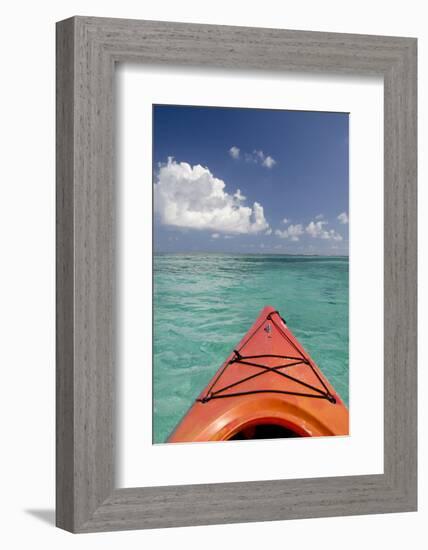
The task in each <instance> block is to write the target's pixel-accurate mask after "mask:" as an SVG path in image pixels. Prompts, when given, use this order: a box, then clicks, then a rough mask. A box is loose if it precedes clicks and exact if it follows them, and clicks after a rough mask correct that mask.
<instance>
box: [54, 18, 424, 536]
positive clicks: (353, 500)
mask: <svg viewBox="0 0 428 550" xmlns="http://www.w3.org/2000/svg"><path fill="white" fill-rule="evenodd" d="M416 46H417V42H416V39H414V38H400V37H387V36H364V35H353V34H331V33H323V32H321V33H320V32H302V31H294V30H293V31H290V30H277V29H259V28H241V27H228V26H213V25H195V24H182V23H167V22H155V21H134V20H121V19H103V18H91V17H73V18H71V19H67V20H65V21H61V22H59V23H58V24H57V45H56V47H57V157H56V161H57V378H56V380H57V382H56V392H57V410H56V414H57V425H56V426H57V431H56V436H57V444H56V463H57V472H56V487H57V489H56V514H57V515H56V522H57V525H58V527H61V528H63V529H66V530H69V531H72V532H80V533H83V532H92V531H107V530H119V529H142V528H158V527H173V526H184V525H202V524H216V523H234V522H251V521H270V520H284V519H290V518H310V517H319V516H339V515H351V514H374V513H382V512H405V511H413V510H416V507H417V423H416V412H417V406H416V405H417V403H416V390H417V379H416V374H417V373H416V356H417V352H416V335H417V327H416V320H417V318H416V307H417V306H416V298H417V290H416V268H417V260H416V245H417V241H416V225H417V223H416V160H417V152H416V145H417V144H416V113H417V107H416V84H417V77H416V55H417V54H416ZM117 62H136V63H141V64H169V65H174V66H178V65H183V66H186V65H187V66H194V67H200V66H205V67H207V66H208V67H218V68H228V69H236V70H241V69H245V70H253V71H265V70H269V71H276V72H282V71H296V70H297V71H300V72H302V71H311V72H335V73H347V74H355V75H367V74H372V75H373V74H374V75H381V76H383V79H384V109H385V112H384V115H385V116H384V121H385V122H384V124H385V125H384V189H385V191H384V193H385V198H384V201H385V202H384V204H385V206H384V222H385V232H384V251H385V260H384V269H385V271H384V292H385V312H384V337H385V350H384V358H385V362H384V379H385V383H384V407H385V409H384V419H385V420H384V473H383V474H379V475H357V476H349V477H332V478H316V479H297V480H273V481H251V482H246V483H241V482H240V483H218V484H208V485H207V484H204V485H182V486H166V487H165V486H164V487H139V488H126V489H117V488H116V487H115V485H114V468H115V429H114V428H115V418H114V416H115V415H114V396H115V376H114V370H115V346H114V342H115V326H114V319H115V299H114V296H115V271H116V269H115V182H114V167H113V163H114V160H113V159H114V125H113V118H114V93H113V92H114V86H113V83H114V68H115V63H117ZM368 308H369V304H368ZM368 314H369V312H368ZM141 466H142V468H143V467H144V464H142V465H141Z"/></svg>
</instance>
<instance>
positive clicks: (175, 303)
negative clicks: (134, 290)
mask: <svg viewBox="0 0 428 550" xmlns="http://www.w3.org/2000/svg"><path fill="white" fill-rule="evenodd" d="M348 303H349V300H348V258H347V257H319V256H285V255H284V256H280V255H226V254H225V255H214V254H205V255H204V254H189V255H186V254H176V255H169V254H164V255H162V254H161V255H156V256H155V257H154V364H153V398H154V411H153V441H154V443H161V442H164V441H165V440H166V438H167V437H168V435H169V434H170V432H171V431H172V430H173V428H174V427H175V425H176V424H177V423H178V421H179V420H180V419H181V417H182V416H183V414H184V413H185V412H186V411H187V409H188V408H189V406H190V405H191V404H192V402H193V400H194V399H195V398H196V397H197V396H198V395H199V393H200V392H201V391H202V389H203V388H204V387H205V386H206V384H207V383H208V381H209V380H210V378H211V377H212V376H213V374H214V373H215V372H216V371H217V369H218V368H219V367H220V365H221V364H222V363H223V361H224V360H225V358H226V357H227V355H228V354H229V353H230V352H231V350H232V349H233V348H234V347H235V345H236V344H237V343H238V341H239V340H240V339H241V338H242V336H243V335H244V334H245V333H246V331H247V330H248V329H249V328H250V326H251V325H252V323H253V322H254V321H255V319H256V317H257V315H258V314H259V312H260V310H261V309H262V308H263V307H264V306H265V305H271V306H273V307H274V308H276V309H278V310H279V312H280V313H281V315H282V316H283V317H284V318H285V319H286V321H287V324H288V326H289V327H290V329H291V330H292V331H293V332H294V334H295V335H296V337H297V338H298V339H299V340H300V342H301V343H302V344H303V346H304V347H305V348H306V350H307V351H308V352H309V354H310V355H311V357H312V358H313V359H314V361H315V362H316V363H317V364H318V366H319V367H320V368H321V370H322V371H323V372H324V374H325V375H326V376H327V378H328V379H329V380H330V382H331V383H332V384H333V386H334V387H335V389H336V391H337V392H338V393H339V394H340V395H341V397H342V398H343V400H344V401H345V402H346V403H347V404H348V395H349V394H348Z"/></svg>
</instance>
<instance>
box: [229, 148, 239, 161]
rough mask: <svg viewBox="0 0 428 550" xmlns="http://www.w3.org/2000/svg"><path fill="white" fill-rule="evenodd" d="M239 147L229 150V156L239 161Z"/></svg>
mask: <svg viewBox="0 0 428 550" xmlns="http://www.w3.org/2000/svg"><path fill="white" fill-rule="evenodd" d="M239 152H240V150H239V147H236V145H233V146H232V147H231V148H230V149H229V155H230V156H231V157H232V158H233V159H239Z"/></svg>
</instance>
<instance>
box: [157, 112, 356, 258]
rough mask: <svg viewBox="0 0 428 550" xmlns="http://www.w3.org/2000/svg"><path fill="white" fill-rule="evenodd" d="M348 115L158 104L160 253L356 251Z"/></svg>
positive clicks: (341, 252) (340, 252) (158, 233)
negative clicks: (351, 238) (351, 234)
mask: <svg viewBox="0 0 428 550" xmlns="http://www.w3.org/2000/svg"><path fill="white" fill-rule="evenodd" d="M348 124H349V117H348V114H347V113H320V112H304V111H280V110H264V109H234V108H217V107H215V108H212V107H188V106H171V105H155V106H154V107H153V171H154V174H153V177H154V205H155V209H154V245H155V252H231V253H236V252H242V253H279V254H281V253H291V254H327V255H336V254H337V255H341V254H344V255H347V254H348V227H349V225H348V199H349V185H348V179H349V178H348V168H349V167H348V164H349V162H348Z"/></svg>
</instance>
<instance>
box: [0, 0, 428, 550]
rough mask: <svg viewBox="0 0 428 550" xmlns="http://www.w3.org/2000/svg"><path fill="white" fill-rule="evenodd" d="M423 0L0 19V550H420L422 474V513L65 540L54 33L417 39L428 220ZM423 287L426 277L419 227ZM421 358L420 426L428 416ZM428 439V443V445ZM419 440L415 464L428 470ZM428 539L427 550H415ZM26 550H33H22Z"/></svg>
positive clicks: (92, 4)
mask: <svg viewBox="0 0 428 550" xmlns="http://www.w3.org/2000/svg"><path fill="white" fill-rule="evenodd" d="M423 6H424V3H423V2H421V1H415V0H407V2H400V3H398V2H392V1H387V0H379V1H377V2H373V1H365V0H348V1H347V2H344V1H343V0H342V1H329V0H323V1H322V2H317V1H316V0H313V1H305V0H300V1H293V2H289V1H282V2H280V1H275V0H263V2H257V3H255V2H251V3H250V2H248V1H244V0H235V1H234V2H232V1H230V0H216V1H215V2H203V1H201V0H199V1H198V0H180V1H175V2H174V1H173V0H170V1H166V0H165V1H163V0H156V1H153V0H147V1H146V2H132V1H131V0H120V1H113V0H69V1H68V2H58V1H57V2H55V1H50V0H49V1H46V0H45V1H40V2H30V1H20V0H15V1H14V2H13V3H12V2H9V3H8V4H3V7H2V10H1V23H2V24H1V32H0V41H1V50H0V51H1V53H2V55H1V86H0V94H1V101H0V139H1V153H2V155H1V157H2V161H1V178H0V189H1V198H0V239H1V247H0V251H1V252H0V253H1V255H0V258H1V260H0V261H1V264H0V266H1V267H0V277H1V284H0V323H1V326H0V344H1V345H0V364H1V369H2V370H1V372H2V384H1V392H0V419H1V432H0V442H1V443H0V449H1V453H0V461H1V485H0V487H1V489H0V507H1V510H0V518H1V529H0V541H1V543H2V546H3V547H4V548H18V547H25V546H27V545H28V546H29V545H31V546H33V547H43V548H44V549H46V550H49V549H53V548H64V549H67V548H79V549H85V548H88V549H89V548H91V549H96V548H117V547H118V546H119V545H120V547H121V548H136V547H142V546H143V545H144V546H145V547H146V548H161V547H166V546H171V547H173V548H186V549H187V548H200V547H201V545H202V546H203V547H204V548H214V547H217V545H219V544H220V545H223V546H225V547H231V546H232V545H233V544H238V545H239V546H245V547H247V548H258V547H260V546H264V547H266V546H268V545H270V544H275V545H276V546H278V547H285V545H286V544H288V545H290V546H292V545H298V546H299V548H300V549H307V548H312V547H317V548H331V547H332V546H336V547H337V546H339V545H342V544H343V545H345V546H346V548H347V550H351V549H354V548H355V549H357V548H358V549H359V548H361V546H366V547H367V546H368V547H370V548H374V547H376V546H375V545H382V547H389V548H390V549H395V548H397V549H398V548H403V547H406V546H409V545H411V546H413V547H415V548H419V547H422V546H423V544H424V543H422V541H423V540H426V533H425V530H424V527H425V525H426V522H427V521H428V507H427V504H426V497H427V493H428V484H427V474H426V468H423V467H421V468H420V497H419V500H420V505H419V508H420V510H419V512H418V513H412V514H395V515H384V516H367V517H353V518H331V519H316V520H299V521H290V522H276V523H264V524H261V523H257V524H248V525H244V524H242V525H229V526H214V527H195V528H181V529H167V530H157V531H146V532H141V531H133V532H126V533H105V534H94V535H80V536H76V535H74V536H73V535H70V534H68V533H65V532H62V531H60V530H58V529H55V528H54V527H53V506H54V326H55V324H54V158H55V157H54V94H55V85H54V64H55V55H54V31H55V27H54V23H55V21H57V20H60V19H64V18H66V17H69V16H71V15H76V14H77V15H97V16H104V17H107V16H108V17H128V18H137V19H161V20H171V21H174V20H175V21H186V22H198V23H216V24H229V25H249V26H265V27H281V28H290V29H303V30H320V31H337V32H356V33H369V34H370V33H372V34H389V35H405V36H416V37H418V38H419V71H420V73H419V83H420V89H419V98H420V105H419V127H420V130H419V139H420V152H419V159H420V160H419V163H420V166H419V181H420V189H421V190H420V200H419V205H420V212H421V214H422V213H423V212H424V205H425V207H426V206H427V190H426V186H425V189H424V186H423V183H424V182H425V181H426V180H427V163H426V158H424V157H425V156H426V152H427V103H426V97H427V95H428V83H427V61H428V55H427V43H428V27H427V25H426V17H425V13H424V9H423ZM420 218H421V221H420V229H419V231H420V241H419V242H420V249H421V250H420V273H421V276H420V280H421V281H423V280H424V279H426V278H427V274H428V271H427V261H426V254H424V253H423V252H424V251H423V250H422V245H423V239H422V236H423V234H424V233H426V231H427V223H426V221H425V220H424V219H423V215H421V216H420ZM419 295H420V298H421V307H420V325H421V326H420V332H419V333H420V334H424V332H426V330H427V316H426V314H425V312H424V307H423V306H424V304H427V301H426V298H427V296H426V290H425V288H424V287H423V286H422V285H421V288H420V291H419ZM423 344H424V341H423V340H422V338H421V346H420V348H421V349H420V365H421V368H420V378H419V388H420V395H421V399H420V414H419V424H420V426H424V425H425V426H426V420H427V413H428V407H427V405H426V402H425V403H424V402H423V400H422V396H423V395H424V391H423V390H424V388H425V390H426V388H427V374H426V370H425V369H424V368H423V367H424V365H426V364H427V359H428V354H427V352H426V351H425V350H424V349H423ZM424 432H425V433H424ZM426 433H427V430H426V429H425V430H422V429H421V430H420V436H419V437H420V439H419V449H420V458H419V463H420V464H421V465H423V464H424V463H426V462H427V458H428V453H427V437H426ZM418 537H420V539H421V541H420V542H418V541H417V540H416V539H417V538H418ZM24 545H25V546H24Z"/></svg>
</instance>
